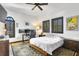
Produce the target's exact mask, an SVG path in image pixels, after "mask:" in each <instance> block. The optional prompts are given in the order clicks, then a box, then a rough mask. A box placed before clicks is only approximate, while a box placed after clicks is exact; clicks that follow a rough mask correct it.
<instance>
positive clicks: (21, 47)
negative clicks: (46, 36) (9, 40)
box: [11, 43, 74, 56]
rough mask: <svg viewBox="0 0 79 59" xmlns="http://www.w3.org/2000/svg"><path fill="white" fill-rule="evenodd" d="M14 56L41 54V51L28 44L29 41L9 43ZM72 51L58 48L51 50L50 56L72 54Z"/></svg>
mask: <svg viewBox="0 0 79 59" xmlns="http://www.w3.org/2000/svg"><path fill="white" fill-rule="evenodd" d="M11 47H12V51H13V55H14V56H43V55H42V54H41V53H39V52H38V51H36V50H35V49H33V48H32V47H30V46H29V43H16V44H13V45H11ZM73 54H74V51H71V50H69V49H65V48H63V47H62V48H58V49H56V50H55V51H53V53H52V56H73Z"/></svg>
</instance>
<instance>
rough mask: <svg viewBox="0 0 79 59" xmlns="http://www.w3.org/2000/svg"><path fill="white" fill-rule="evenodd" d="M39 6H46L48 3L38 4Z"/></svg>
mask: <svg viewBox="0 0 79 59" xmlns="http://www.w3.org/2000/svg"><path fill="white" fill-rule="evenodd" d="M39 5H48V3H39Z"/></svg>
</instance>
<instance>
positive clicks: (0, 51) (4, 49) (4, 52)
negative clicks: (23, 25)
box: [0, 40, 9, 56]
mask: <svg viewBox="0 0 79 59" xmlns="http://www.w3.org/2000/svg"><path fill="white" fill-rule="evenodd" d="M0 56H9V40H1V41H0Z"/></svg>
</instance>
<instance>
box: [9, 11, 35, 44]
mask: <svg viewBox="0 0 79 59" xmlns="http://www.w3.org/2000/svg"><path fill="white" fill-rule="evenodd" d="M8 16H12V17H13V18H14V20H15V38H9V41H10V42H14V41H19V40H22V34H20V33H19V29H34V28H33V26H32V25H31V24H30V25H29V26H26V25H25V22H26V21H24V20H25V19H27V18H26V17H25V15H23V14H18V13H16V12H10V11H9V12H8ZM17 24H18V26H17Z"/></svg>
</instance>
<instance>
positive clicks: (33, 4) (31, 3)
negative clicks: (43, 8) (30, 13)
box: [26, 3, 35, 5]
mask: <svg viewBox="0 0 79 59" xmlns="http://www.w3.org/2000/svg"><path fill="white" fill-rule="evenodd" d="M26 4H29V5H35V3H26Z"/></svg>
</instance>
